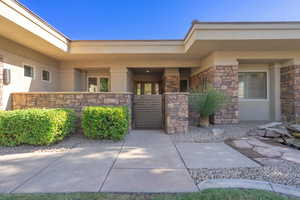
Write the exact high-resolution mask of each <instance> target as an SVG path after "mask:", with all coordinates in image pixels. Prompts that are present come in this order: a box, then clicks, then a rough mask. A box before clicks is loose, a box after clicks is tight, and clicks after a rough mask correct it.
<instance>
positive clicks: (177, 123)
mask: <svg viewBox="0 0 300 200" xmlns="http://www.w3.org/2000/svg"><path fill="white" fill-rule="evenodd" d="M164 114H165V116H164V119H165V124H164V127H165V131H166V133H169V134H173V133H187V132H188V126H189V122H188V116H189V114H188V93H179V92H178V93H172V92H170V93H168V92H167V93H165V94H164Z"/></svg>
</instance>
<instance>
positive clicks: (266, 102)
mask: <svg viewBox="0 0 300 200" xmlns="http://www.w3.org/2000/svg"><path fill="white" fill-rule="evenodd" d="M239 72H267V91H268V94H267V99H262V100H260V99H259V100H249V99H247V100H242V99H240V100H239V104H240V106H239V109H240V120H242V121H253V120H256V121H260V120H266V121H267V120H271V110H270V109H271V105H270V98H271V92H270V70H269V66H268V65H266V64H260V65H259V64H247V65H240V66H239ZM272 94H273V93H272Z"/></svg>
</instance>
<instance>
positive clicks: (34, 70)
mask: <svg viewBox="0 0 300 200" xmlns="http://www.w3.org/2000/svg"><path fill="white" fill-rule="evenodd" d="M25 66H27V67H31V68H32V77H30V76H25ZM23 77H24V78H29V79H32V80H35V78H36V68H35V66H34V65H32V64H29V63H23Z"/></svg>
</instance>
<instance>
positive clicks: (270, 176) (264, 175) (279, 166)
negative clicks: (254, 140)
mask: <svg viewBox="0 0 300 200" xmlns="http://www.w3.org/2000/svg"><path fill="white" fill-rule="evenodd" d="M257 161H259V163H261V164H263V165H264V166H262V167H253V168H226V169H189V172H190V174H191V176H192V178H193V179H194V181H195V183H196V184H199V183H200V182H202V181H205V180H208V179H225V178H226V179H230V178H232V179H249V180H259V181H267V182H272V183H278V184H284V185H290V186H295V187H299V188H300V165H299V164H296V163H293V162H289V161H284V160H276V159H257Z"/></svg>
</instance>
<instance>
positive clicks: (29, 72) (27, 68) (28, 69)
mask: <svg viewBox="0 0 300 200" xmlns="http://www.w3.org/2000/svg"><path fill="white" fill-rule="evenodd" d="M24 76H26V77H30V78H33V67H31V66H29V65H24Z"/></svg>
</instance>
